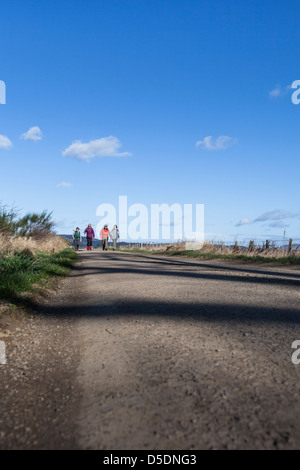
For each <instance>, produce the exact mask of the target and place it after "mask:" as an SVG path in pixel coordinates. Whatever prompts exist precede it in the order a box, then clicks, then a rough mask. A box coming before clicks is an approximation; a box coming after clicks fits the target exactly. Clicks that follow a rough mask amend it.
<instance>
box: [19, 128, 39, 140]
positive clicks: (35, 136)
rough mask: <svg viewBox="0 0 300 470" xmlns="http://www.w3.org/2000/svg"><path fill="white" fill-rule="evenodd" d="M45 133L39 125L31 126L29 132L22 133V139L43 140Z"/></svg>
mask: <svg viewBox="0 0 300 470" xmlns="http://www.w3.org/2000/svg"><path fill="white" fill-rule="evenodd" d="M42 137H43V134H42V131H41V129H40V128H39V127H37V126H35V127H31V128H30V129H29V130H28V131H27V132H24V134H22V135H21V139H24V140H34V141H37V140H42Z"/></svg>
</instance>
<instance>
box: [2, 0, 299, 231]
mask: <svg viewBox="0 0 300 470" xmlns="http://www.w3.org/2000/svg"><path fill="white" fill-rule="evenodd" d="M299 14H300V4H299V2H298V1H296V0H295V1H294V0H288V1H281V0H280V1H279V0H272V1H269V0H265V1H254V0H253V1H246V0H235V1H229V0H228V1H226V0H216V1H214V2H212V1H211V0H204V1H203V0H189V1H188V2H184V1H182V0H180V1H179V0H159V1H158V0H149V1H143V2H142V1H138V0H122V1H121V0H118V1H117V0H109V1H108V0H106V1H104V0H85V1H79V0H73V1H71V0H69V1H65V0H60V1H51V2H50V1H44V2H36V1H30V0H29V1H26V2H24V1H16V0H11V1H10V2H5V4H3V3H2V4H1V30H0V58H1V60H0V80H2V81H4V82H5V84H6V104H5V105H3V104H0V162H1V166H0V168H1V172H0V200H1V201H2V202H3V203H6V204H8V205H11V204H15V205H16V206H17V207H19V208H20V210H21V213H23V212H28V211H42V210H44V209H47V210H49V211H53V216H54V218H55V220H56V221H57V226H56V230H57V232H58V233H72V230H73V229H74V228H75V226H77V225H78V226H79V227H80V228H81V229H84V228H85V225H86V224H87V223H88V222H91V223H92V224H93V225H94V226H96V225H97V223H98V221H99V218H97V216H96V209H97V206H98V205H100V204H102V203H111V204H114V205H115V206H116V208H118V197H119V195H127V197H128V204H129V205H131V204H134V203H142V204H145V205H146V206H148V207H150V204H154V203H159V204H160V203H167V204H169V205H171V204H173V203H178V204H182V205H183V204H184V203H190V204H194V205H195V204H204V205H205V232H206V234H207V238H214V239H220V238H223V239H225V240H231V239H235V238H236V237H237V238H238V239H239V240H243V239H246V238H256V239H259V238H273V239H280V238H282V236H283V232H284V230H285V231H286V236H287V237H294V238H300V215H299V214H300V210H299V205H298V201H299V184H298V180H299V135H300V133H299V123H300V106H296V105H294V104H293V103H292V101H291V95H292V92H293V90H291V84H292V83H293V81H294V80H298V79H300V69H299V63H298V62H299V61H298V55H299V54H298V51H299V46H300V44H299V43H300V28H299V22H298V18H299ZM34 128H37V129H34ZM28 131H29V133H28ZM62 183H67V184H62ZM117 222H118V220H117ZM121 236H122V234H121Z"/></svg>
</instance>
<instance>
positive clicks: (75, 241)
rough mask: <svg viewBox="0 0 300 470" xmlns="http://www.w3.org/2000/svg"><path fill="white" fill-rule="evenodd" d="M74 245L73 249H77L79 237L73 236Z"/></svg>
mask: <svg viewBox="0 0 300 470" xmlns="http://www.w3.org/2000/svg"><path fill="white" fill-rule="evenodd" d="M74 246H75V250H76V251H77V250H79V238H74Z"/></svg>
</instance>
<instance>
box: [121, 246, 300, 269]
mask: <svg viewBox="0 0 300 470" xmlns="http://www.w3.org/2000/svg"><path fill="white" fill-rule="evenodd" d="M122 251H128V252H131V253H144V254H150V255H167V256H184V257H188V258H201V259H208V260H209V259H220V260H230V261H242V262H245V263H277V264H299V265H300V257H299V256H282V257H275V256H274V257H273V256H260V255H252V256H247V255H242V254H234V253H233V254H221V253H203V252H201V251H197V250H182V251H171V250H170V251H165V250H164V251H158V250H156V251H149V250H148V251H147V250H140V249H138V248H133V249H131V250H122Z"/></svg>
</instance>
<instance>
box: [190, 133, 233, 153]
mask: <svg viewBox="0 0 300 470" xmlns="http://www.w3.org/2000/svg"><path fill="white" fill-rule="evenodd" d="M235 142H236V140H235V139H233V138H232V137H228V136H227V135H220V137H217V138H216V139H215V141H213V138H212V136H210V135H209V136H207V137H204V139H203V140H198V142H196V147H201V148H203V149H206V150H226V149H228V147H230V146H231V145H233V144H234V143H235Z"/></svg>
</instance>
